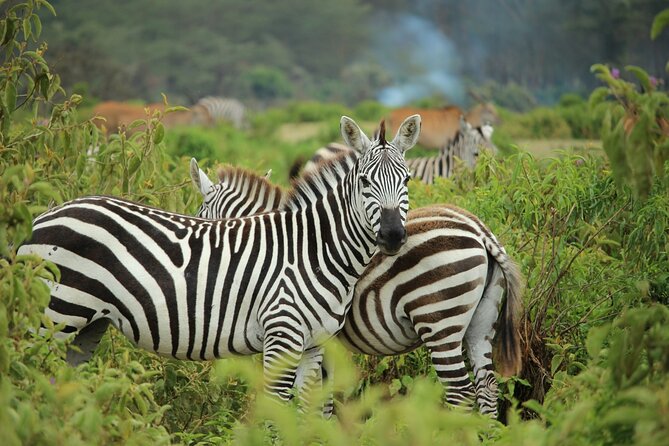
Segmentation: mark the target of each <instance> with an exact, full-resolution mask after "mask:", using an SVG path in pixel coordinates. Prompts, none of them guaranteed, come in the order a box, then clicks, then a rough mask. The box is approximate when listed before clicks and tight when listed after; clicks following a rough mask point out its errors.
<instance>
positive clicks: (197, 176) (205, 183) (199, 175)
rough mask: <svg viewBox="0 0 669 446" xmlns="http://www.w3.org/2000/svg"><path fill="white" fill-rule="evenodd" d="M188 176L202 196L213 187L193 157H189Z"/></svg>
mask: <svg viewBox="0 0 669 446" xmlns="http://www.w3.org/2000/svg"><path fill="white" fill-rule="evenodd" d="M190 178H191V180H193V185H194V186H195V189H197V190H199V191H200V193H201V194H202V195H203V196H206V195H207V193H208V192H209V190H211V188H212V187H214V184H213V183H212V182H211V180H210V179H209V177H208V176H207V174H206V173H204V172H203V171H202V169H200V166H198V165H197V160H196V159H195V158H191V159H190Z"/></svg>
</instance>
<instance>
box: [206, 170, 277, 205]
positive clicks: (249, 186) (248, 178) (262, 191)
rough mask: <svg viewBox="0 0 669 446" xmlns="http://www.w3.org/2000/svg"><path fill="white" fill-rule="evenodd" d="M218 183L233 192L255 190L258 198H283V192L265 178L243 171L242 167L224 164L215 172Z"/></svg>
mask: <svg viewBox="0 0 669 446" xmlns="http://www.w3.org/2000/svg"><path fill="white" fill-rule="evenodd" d="M216 174H217V176H218V180H219V182H220V183H225V184H227V185H228V187H229V188H230V189H234V190H238V191H241V190H247V191H250V190H256V191H257V192H256V194H257V195H258V196H261V195H264V196H270V195H271V194H272V193H274V194H275V195H274V196H278V197H283V195H284V194H285V192H284V191H283V189H281V187H279V186H275V185H274V184H272V183H271V182H270V181H269V180H268V178H267V176H260V175H258V174H257V173H255V172H252V171H250V170H247V169H244V168H242V167H236V166H231V165H229V164H224V165H222V166H221V167H219V168H218V171H217V172H216Z"/></svg>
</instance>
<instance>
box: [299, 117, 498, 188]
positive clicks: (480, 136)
mask: <svg viewBox="0 0 669 446" xmlns="http://www.w3.org/2000/svg"><path fill="white" fill-rule="evenodd" d="M493 131H494V129H493V127H492V125H490V124H484V125H482V126H481V127H476V128H474V127H472V126H471V125H470V124H469V123H468V122H467V121H466V120H465V119H464V118H463V117H462V116H461V117H460V129H459V130H458V132H457V133H456V134H455V137H454V138H453V139H452V140H450V141H449V142H448V143H447V144H446V146H444V147H443V148H442V150H441V152H440V154H439V155H437V156H431V157H422V158H409V159H407V165H408V166H409V170H411V174H412V176H413V177H414V178H417V179H419V180H420V181H422V182H424V183H427V184H432V183H434V179H435V178H436V177H445V178H447V177H450V176H452V174H453V172H454V169H455V165H456V162H455V160H454V158H455V157H457V158H459V159H460V160H462V161H463V162H464V163H465V165H466V166H467V167H469V168H472V167H474V166H475V165H476V161H477V159H478V156H479V154H480V147H484V148H487V149H490V150H492V151H493V153H496V152H497V147H496V146H495V145H494V144H493V143H492V134H493ZM344 153H353V150H352V149H351V148H350V147H348V146H347V145H345V144H341V143H337V142H332V143H330V144H328V145H326V146H325V147H321V148H320V149H318V150H317V151H316V153H315V154H314V156H313V157H312V158H311V159H310V160H309V161H308V162H307V163H306V164H305V166H304V168H303V169H302V171H303V172H314V171H316V170H318V169H319V164H320V163H322V162H323V161H326V160H329V159H332V158H334V157H337V156H340V155H341V154H344ZM297 164H298V165H296V166H293V167H292V168H291V174H290V175H291V178H295V177H297V176H298V172H299V164H301V162H300V161H298V163H297Z"/></svg>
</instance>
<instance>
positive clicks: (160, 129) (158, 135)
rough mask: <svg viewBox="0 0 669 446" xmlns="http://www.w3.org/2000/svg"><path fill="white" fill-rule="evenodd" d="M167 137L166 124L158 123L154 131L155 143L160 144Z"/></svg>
mask: <svg viewBox="0 0 669 446" xmlns="http://www.w3.org/2000/svg"><path fill="white" fill-rule="evenodd" d="M164 137H165V126H164V125H163V123H162V122H159V123H158V124H156V129H155V132H154V133H153V143H154V144H159V143H160V142H161V141H162V140H163V138H164Z"/></svg>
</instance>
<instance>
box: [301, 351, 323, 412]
mask: <svg viewBox="0 0 669 446" xmlns="http://www.w3.org/2000/svg"><path fill="white" fill-rule="evenodd" d="M322 364H323V348H322V347H312V348H310V349H308V350H306V351H305V352H304V355H303V356H302V361H301V362H300V364H299V365H298V367H297V372H296V375H295V387H296V388H297V391H298V395H299V397H300V408H301V410H302V411H304V412H307V411H309V410H310V408H311V407H312V397H313V392H314V390H320V389H322V387H323V379H322V375H321V366H322Z"/></svg>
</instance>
